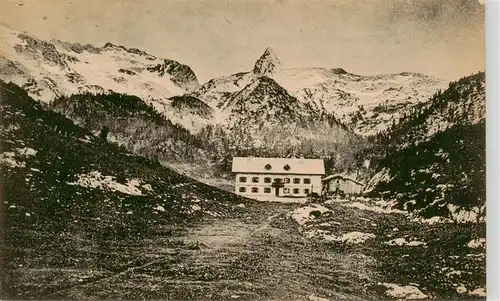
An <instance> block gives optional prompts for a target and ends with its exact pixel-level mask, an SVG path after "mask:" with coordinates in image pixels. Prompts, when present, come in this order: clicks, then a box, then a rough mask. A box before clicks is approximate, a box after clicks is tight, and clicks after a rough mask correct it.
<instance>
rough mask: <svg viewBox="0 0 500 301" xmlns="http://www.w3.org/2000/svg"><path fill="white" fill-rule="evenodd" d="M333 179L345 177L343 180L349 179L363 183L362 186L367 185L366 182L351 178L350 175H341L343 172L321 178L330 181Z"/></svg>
mask: <svg viewBox="0 0 500 301" xmlns="http://www.w3.org/2000/svg"><path fill="white" fill-rule="evenodd" d="M331 179H343V180H348V181H352V182H354V183H357V184H359V185H362V186H365V184H363V183H361V182H360V181H358V180H355V179H353V178H349V177H348V176H345V175H341V174H334V175H329V176H327V177H325V178H323V179H321V181H329V180H331Z"/></svg>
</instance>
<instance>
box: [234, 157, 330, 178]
mask: <svg viewBox="0 0 500 301" xmlns="http://www.w3.org/2000/svg"><path fill="white" fill-rule="evenodd" d="M233 172H247V173H264V174H276V173H278V174H298V175H324V174H325V164H324V162H323V159H296V158H259V157H234V158H233Z"/></svg>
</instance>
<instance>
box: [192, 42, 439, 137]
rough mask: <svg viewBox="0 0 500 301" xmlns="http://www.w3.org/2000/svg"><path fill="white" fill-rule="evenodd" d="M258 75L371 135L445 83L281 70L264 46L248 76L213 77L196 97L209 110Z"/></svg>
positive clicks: (408, 76) (414, 75)
mask: <svg viewBox="0 0 500 301" xmlns="http://www.w3.org/2000/svg"><path fill="white" fill-rule="evenodd" d="M261 76H266V77H269V78H272V79H273V80H274V82H276V83H277V84H278V85H279V86H281V87H282V88H284V89H285V90H286V91H287V93H288V94H290V95H291V96H293V97H294V98H296V99H298V100H299V101H300V102H302V103H305V104H308V105H310V106H311V107H312V108H313V109H314V110H316V111H317V112H319V113H327V114H333V115H334V116H335V118H336V119H337V120H339V121H340V122H341V123H343V124H345V125H347V126H348V127H350V128H351V129H352V130H353V131H354V132H355V133H357V134H363V135H371V134H376V133H378V132H380V131H383V130H385V129H387V128H388V127H390V126H391V125H392V123H393V122H394V120H397V119H399V118H401V116H403V114H404V113H405V112H408V111H409V109H410V108H411V107H412V106H414V105H415V104H417V103H421V102H425V101H427V100H428V98H429V97H430V96H431V95H432V94H433V93H434V92H436V91H437V90H438V89H442V88H445V87H446V83H445V82H444V81H442V80H439V79H437V78H433V77H430V76H425V75H422V74H418V73H399V74H389V75H376V76H361V75H355V74H351V73H348V72H346V71H345V70H343V69H326V68H295V69H284V68H282V67H281V64H280V62H279V59H278V57H277V56H276V54H275V53H274V51H273V50H272V49H270V48H268V49H266V50H265V52H264V54H263V55H262V56H261V57H260V58H259V59H258V60H257V62H256V64H255V66H254V68H253V70H252V71H250V72H241V73H236V74H233V75H229V76H222V77H217V78H214V79H212V80H209V81H208V82H207V83H205V84H204V85H202V86H201V87H200V88H199V89H198V90H197V91H196V94H197V95H198V97H199V98H200V99H202V100H203V101H205V102H207V103H209V104H211V105H212V106H213V107H219V108H220V107H222V108H224V107H225V105H224V104H225V103H226V102H227V98H228V97H231V94H232V93H235V92H239V91H242V90H243V89H246V87H247V85H249V84H250V83H252V82H253V81H255V80H256V79H258V78H259V77H261Z"/></svg>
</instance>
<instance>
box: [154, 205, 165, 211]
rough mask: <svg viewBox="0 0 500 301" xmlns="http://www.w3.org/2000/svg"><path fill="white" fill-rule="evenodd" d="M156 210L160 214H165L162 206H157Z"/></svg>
mask: <svg viewBox="0 0 500 301" xmlns="http://www.w3.org/2000/svg"><path fill="white" fill-rule="evenodd" d="M155 210H156V211H160V212H165V208H164V207H163V206H160V205H158V206H156V208H155Z"/></svg>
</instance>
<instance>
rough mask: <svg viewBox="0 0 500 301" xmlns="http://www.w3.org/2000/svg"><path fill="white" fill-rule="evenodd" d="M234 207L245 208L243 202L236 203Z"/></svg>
mask: <svg viewBox="0 0 500 301" xmlns="http://www.w3.org/2000/svg"><path fill="white" fill-rule="evenodd" d="M236 207H238V208H246V206H245V204H238V205H236Z"/></svg>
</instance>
